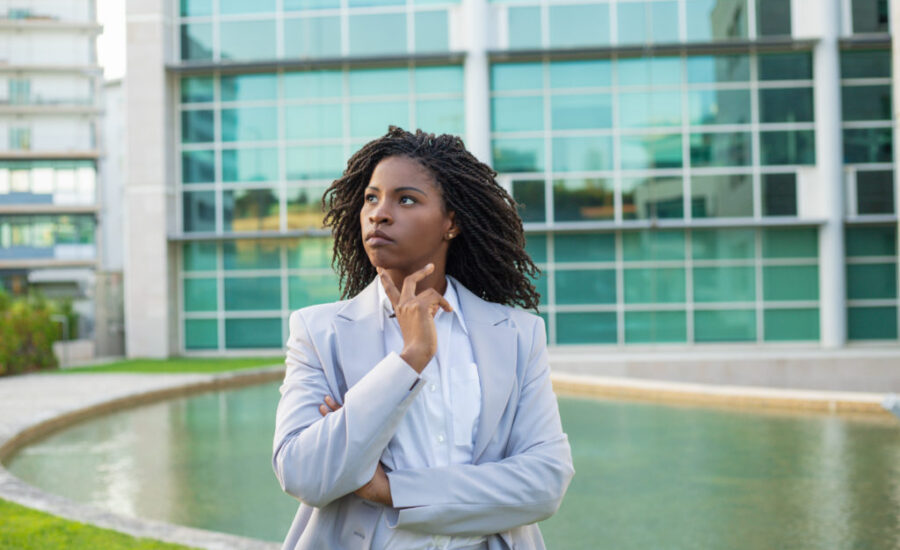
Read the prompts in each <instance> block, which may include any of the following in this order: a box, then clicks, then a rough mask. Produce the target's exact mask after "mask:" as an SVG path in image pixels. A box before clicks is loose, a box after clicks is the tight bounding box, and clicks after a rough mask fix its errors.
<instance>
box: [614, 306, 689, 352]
mask: <svg viewBox="0 0 900 550" xmlns="http://www.w3.org/2000/svg"><path fill="white" fill-rule="evenodd" d="M685 340H687V317H686V316H685V313H684V311H626V312H625V343H626V344H640V343H664V342H684V341H685Z"/></svg>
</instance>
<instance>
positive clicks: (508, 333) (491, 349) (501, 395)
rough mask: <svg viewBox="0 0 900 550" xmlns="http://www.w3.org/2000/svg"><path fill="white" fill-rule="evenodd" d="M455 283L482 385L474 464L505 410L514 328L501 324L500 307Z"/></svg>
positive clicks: (503, 316) (513, 375)
mask: <svg viewBox="0 0 900 550" xmlns="http://www.w3.org/2000/svg"><path fill="white" fill-rule="evenodd" d="M454 283H455V284H456V293H457V295H458V297H459V305H460V308H461V309H462V312H463V315H464V316H465V319H466V327H467V328H468V329H469V341H470V342H471V343H472V353H473V354H474V355H475V364H476V365H477V366H478V378H479V384H480V386H481V415H480V416H479V417H478V432H477V434H476V435H475V444H474V447H473V449H472V462H473V463H477V462H478V459H479V458H480V457H481V454H482V453H483V452H484V450H485V448H486V447H487V445H488V443H490V441H491V439H492V438H493V436H494V432H495V431H496V429H497V424H498V423H499V422H500V417H501V416H503V411H504V410H506V404H507V402H508V401H509V396H510V392H511V391H512V388H513V381H514V380H515V378H516V361H517V357H516V349H517V348H516V329H514V328H512V327H509V326H503V323H504V322H505V321H506V320H507V319H508V318H509V316H508V315H507V314H506V311H505V310H504V308H503V307H501V306H499V305H497V304H493V303H491V302H487V301H485V300H482V299H481V298H479V297H478V296H476V295H475V294H473V293H472V292H471V291H470V290H469V289H467V288H466V287H464V286H463V285H462V284H461V283H459V282H458V281H456V280H455V279H454Z"/></svg>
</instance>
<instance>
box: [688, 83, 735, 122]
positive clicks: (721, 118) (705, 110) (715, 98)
mask: <svg viewBox="0 0 900 550" xmlns="http://www.w3.org/2000/svg"><path fill="white" fill-rule="evenodd" d="M688 112H689V116H690V122H691V124H694V125H706V124H749V123H750V91H749V90H694V91H691V92H689V93H688Z"/></svg>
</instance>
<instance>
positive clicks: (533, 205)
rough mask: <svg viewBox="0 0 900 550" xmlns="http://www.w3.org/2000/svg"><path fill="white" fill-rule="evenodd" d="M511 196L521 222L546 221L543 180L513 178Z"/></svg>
mask: <svg viewBox="0 0 900 550" xmlns="http://www.w3.org/2000/svg"><path fill="white" fill-rule="evenodd" d="M512 196H513V199H515V201H516V205H517V208H518V211H519V217H521V218H522V221H523V222H526V223H527V222H543V221H546V219H547V212H546V198H545V195H544V180H514V181H513V182H512Z"/></svg>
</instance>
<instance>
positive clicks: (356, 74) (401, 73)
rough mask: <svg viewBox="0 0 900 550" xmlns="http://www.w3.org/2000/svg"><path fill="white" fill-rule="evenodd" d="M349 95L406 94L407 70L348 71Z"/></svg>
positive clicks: (407, 90)
mask: <svg viewBox="0 0 900 550" xmlns="http://www.w3.org/2000/svg"><path fill="white" fill-rule="evenodd" d="M348 80H349V83H350V95H351V96H353V97H364V96H384V95H406V94H408V93H409V70H408V69H406V68H392V69H360V70H355V71H350V74H349V78H348Z"/></svg>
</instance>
